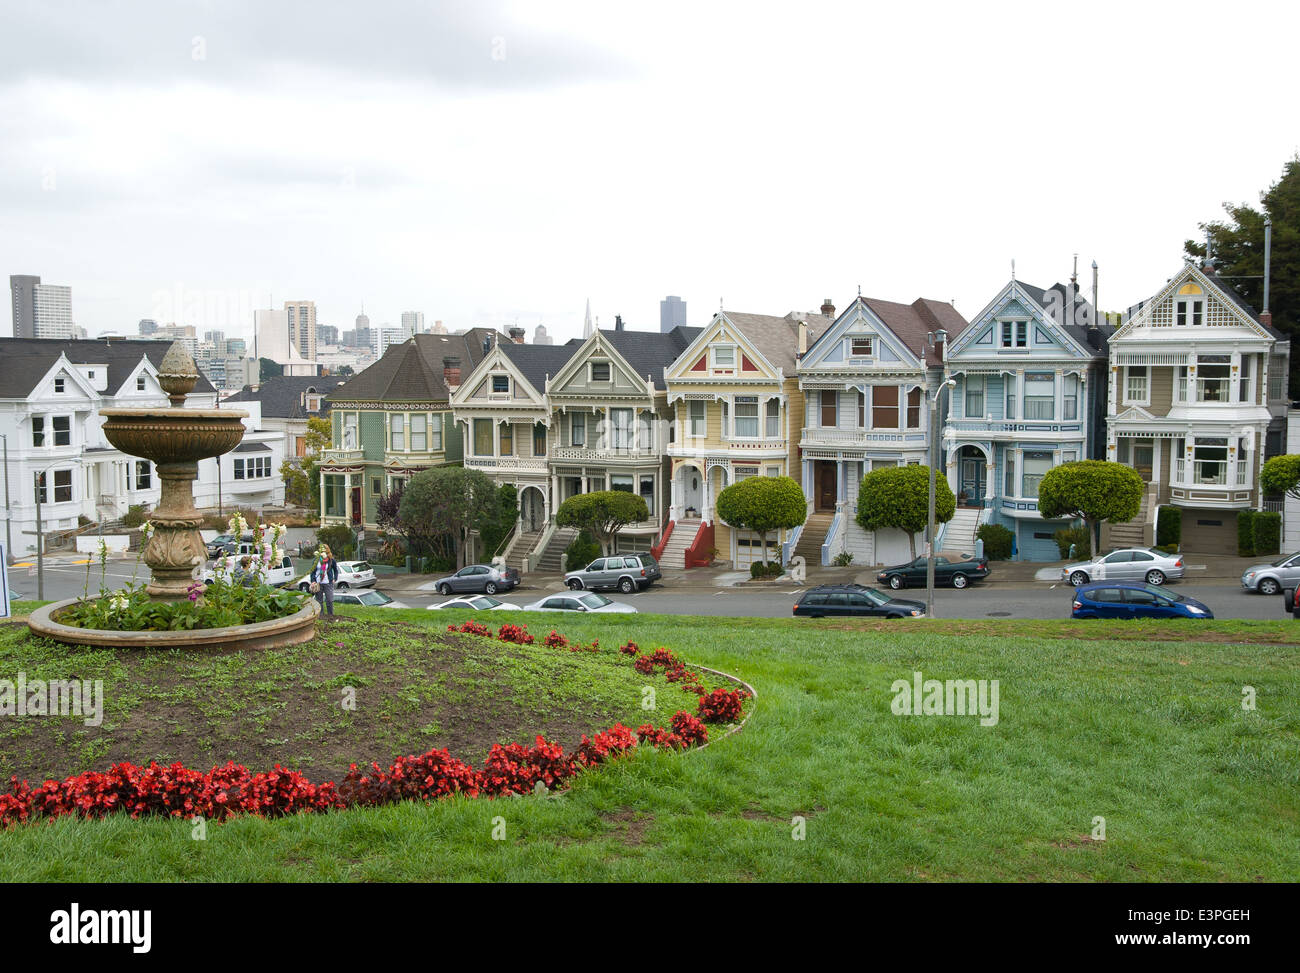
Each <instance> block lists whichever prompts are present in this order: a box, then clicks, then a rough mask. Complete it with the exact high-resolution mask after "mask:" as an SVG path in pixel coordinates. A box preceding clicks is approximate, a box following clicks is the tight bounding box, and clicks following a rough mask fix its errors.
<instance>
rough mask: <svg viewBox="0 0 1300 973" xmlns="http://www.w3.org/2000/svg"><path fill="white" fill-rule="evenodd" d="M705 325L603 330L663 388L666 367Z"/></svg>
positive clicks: (638, 368)
mask: <svg viewBox="0 0 1300 973" xmlns="http://www.w3.org/2000/svg"><path fill="white" fill-rule="evenodd" d="M703 330H704V329H703V328H688V327H686V326H685V325H678V326H677V327H675V328H673V329H672V330H671V331H669V332H666V333H665V332H660V331H626V330H623V331H619V330H608V331H607V330H604V329H602V330H601V332H600V334H601V337H603V338H604V339H605V340H606V341H608V342H609V343H610V345H612V346H613V348H614V350H615V351H617V352H618V353H619V354H620V355H622V356H623V358H624V359H625V360H626V361H627V363H628V364H629V365H631V366H632V370H633V371H634V372H636V374H637V376H638V377H640V378H649V379H650V380H651V381H652V382H653V383H654V387H655V388H657V389H664V388H667V386H666V385H665V384H664V369H665V368H666V367H667V366H668V365H671V364H672V363H673V362H674V361H676V360H677V357H678V356H679V355H680V354H681V353H682V352H683V351H685V350H686V346H687V345H689V344H690V343H691V342H692V341H694V340H695V339H696V337H698V336H699V333H700V332H701V331H703Z"/></svg>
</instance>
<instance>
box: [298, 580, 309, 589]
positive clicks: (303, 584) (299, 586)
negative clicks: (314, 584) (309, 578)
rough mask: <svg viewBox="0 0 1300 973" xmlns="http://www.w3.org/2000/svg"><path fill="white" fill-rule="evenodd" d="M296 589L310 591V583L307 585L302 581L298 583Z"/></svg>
mask: <svg viewBox="0 0 1300 973" xmlns="http://www.w3.org/2000/svg"><path fill="white" fill-rule="evenodd" d="M298 590H299V591H311V585H309V584H308V583H307V582H306V581H304V582H303V583H302V584H300V585H298Z"/></svg>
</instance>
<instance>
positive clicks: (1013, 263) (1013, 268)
mask: <svg viewBox="0 0 1300 973" xmlns="http://www.w3.org/2000/svg"><path fill="white" fill-rule="evenodd" d="M1011 279H1012V280H1015V279H1016V258H1015V257H1012V258H1011Z"/></svg>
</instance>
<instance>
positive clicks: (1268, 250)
mask: <svg viewBox="0 0 1300 973" xmlns="http://www.w3.org/2000/svg"><path fill="white" fill-rule="evenodd" d="M1272 256H1273V220H1272V218H1271V217H1267V216H1266V217H1265V218H1264V312H1263V313H1265V314H1268V313H1269V312H1268V269H1269V268H1268V265H1269V262H1270V258H1271V257H1272ZM1269 321H1270V323H1271V322H1272V316H1271V315H1270V317H1269Z"/></svg>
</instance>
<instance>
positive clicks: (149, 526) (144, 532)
mask: <svg viewBox="0 0 1300 973" xmlns="http://www.w3.org/2000/svg"><path fill="white" fill-rule="evenodd" d="M154 529H155V528H154V525H153V521H152V520H146V521H145V522H144V523H143V524H141V525H140V536H141V537H144V538H148V537H151V536H152V535H153V532H154Z"/></svg>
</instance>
